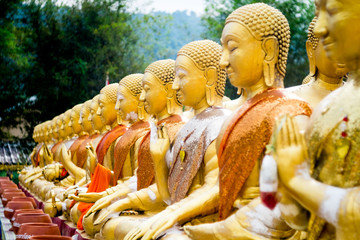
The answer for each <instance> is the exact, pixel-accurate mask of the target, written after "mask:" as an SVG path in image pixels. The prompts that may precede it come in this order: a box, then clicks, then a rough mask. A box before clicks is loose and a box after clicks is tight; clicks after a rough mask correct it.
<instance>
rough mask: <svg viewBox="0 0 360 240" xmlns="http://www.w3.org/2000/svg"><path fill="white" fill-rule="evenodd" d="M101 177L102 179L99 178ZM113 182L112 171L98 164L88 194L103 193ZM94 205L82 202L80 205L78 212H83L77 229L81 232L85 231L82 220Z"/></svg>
mask: <svg viewBox="0 0 360 240" xmlns="http://www.w3.org/2000/svg"><path fill="white" fill-rule="evenodd" d="M99 176H101V177H99ZM110 180H111V171H110V170H109V169H107V168H106V167H104V166H103V165H101V164H98V165H97V166H96V168H95V171H94V174H93V175H92V176H91V183H90V185H89V188H88V190H87V191H86V192H87V193H91V192H102V191H105V190H106V189H107V188H108V187H109V185H110ZM92 205H94V203H84V202H80V203H79V205H78V210H79V211H80V212H81V215H80V218H79V220H78V222H77V228H78V229H79V230H83V229H84V228H83V225H82V220H83V218H84V215H85V214H86V213H87V211H88V210H89V209H90V208H91V206H92Z"/></svg>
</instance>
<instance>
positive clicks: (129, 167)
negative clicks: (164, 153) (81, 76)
mask: <svg viewBox="0 0 360 240" xmlns="http://www.w3.org/2000/svg"><path fill="white" fill-rule="evenodd" d="M142 77H143V75H142V74H132V75H129V76H127V77H125V78H123V79H122V80H121V81H120V84H119V87H118V94H119V95H121V99H119V97H118V98H117V99H118V101H119V100H120V102H121V103H120V104H119V105H120V106H118V107H115V108H117V109H120V112H121V114H122V116H121V117H122V118H124V119H125V120H129V122H130V123H131V125H130V126H129V128H128V129H127V130H126V129H124V126H122V129H123V130H126V131H122V133H121V134H120V135H118V136H121V137H120V138H118V139H117V141H116V143H115V144H114V148H113V150H112V151H111V152H110V153H113V154H114V157H113V158H112V159H108V160H110V161H112V162H110V163H108V166H110V167H111V169H113V166H114V172H113V173H112V172H110V169H108V168H106V167H104V166H103V165H102V164H103V162H99V164H98V165H97V167H96V169H95V173H94V176H93V177H92V183H93V182H94V183H100V182H99V181H101V184H97V186H99V187H96V190H94V189H93V187H92V184H90V186H89V189H88V192H87V193H86V194H82V195H80V196H79V198H78V199H79V200H80V199H85V201H86V202H88V201H92V197H95V201H96V200H97V199H99V196H98V195H94V194H93V193H92V192H98V193H100V197H102V196H106V195H109V194H110V193H114V196H115V197H116V194H119V195H120V196H122V195H123V194H126V193H128V192H129V191H131V188H129V184H130V183H131V182H133V180H130V179H131V177H132V176H133V175H134V170H135V168H136V164H137V159H136V158H137V154H133V153H137V152H138V147H139V144H140V143H141V141H142V137H143V136H144V134H146V132H147V131H148V123H147V122H146V121H143V120H146V115H145V114H144V113H143V111H144V110H143V108H141V107H139V104H138V103H139V95H140V93H141V89H142V88H141V79H142ZM140 116H141V119H140ZM120 130H121V129H120ZM115 139H116V138H115ZM98 150H99V149H98ZM99 160H101V159H99ZM104 160H106V161H108V160H107V159H104ZM104 179H107V181H104ZM118 180H119V181H118ZM117 181H118V182H117ZM117 183H118V184H117ZM109 185H116V186H115V187H113V188H109ZM93 186H96V185H93ZM88 197H90V198H88ZM75 199H76V198H75ZM100 200H101V199H100ZM81 205H84V206H85V204H81ZM81 205H79V207H81ZM91 205H92V204H87V205H86V207H83V208H82V210H81V212H82V216H84V215H85V214H86V212H87V211H88V210H89V208H90V207H91ZM84 221H85V220H84ZM88 223H89V224H84V227H85V230H86V231H87V232H88V233H89V234H90V235H91V234H92V232H94V231H93V227H92V223H91V221H90V222H88ZM87 225H91V226H90V227H88V228H86V226H87ZM78 228H82V218H80V220H79V221H78ZM89 229H90V230H91V232H90V231H89Z"/></svg>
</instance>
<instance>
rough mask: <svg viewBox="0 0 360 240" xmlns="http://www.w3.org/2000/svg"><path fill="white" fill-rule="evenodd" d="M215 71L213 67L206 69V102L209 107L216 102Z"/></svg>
mask: <svg viewBox="0 0 360 240" xmlns="http://www.w3.org/2000/svg"><path fill="white" fill-rule="evenodd" d="M217 77H218V76H217V69H216V68H215V67H213V66H211V67H208V68H206V70H205V79H206V92H205V93H206V101H207V103H208V104H209V106H214V105H215V104H216V101H217V96H216V89H215V88H216V82H217Z"/></svg>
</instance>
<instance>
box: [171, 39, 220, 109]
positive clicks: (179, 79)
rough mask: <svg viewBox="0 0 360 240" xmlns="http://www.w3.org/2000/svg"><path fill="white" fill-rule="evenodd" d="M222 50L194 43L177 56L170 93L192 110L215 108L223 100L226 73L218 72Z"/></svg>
mask: <svg viewBox="0 0 360 240" xmlns="http://www.w3.org/2000/svg"><path fill="white" fill-rule="evenodd" d="M220 57H221V46H220V45H219V44H217V43H216V42H214V41H211V40H201V41H194V42H190V43H188V44H186V45H185V46H183V47H182V48H181V49H180V50H179V52H178V53H177V58H176V62H175V80H174V83H173V89H174V90H176V91H177V97H178V99H179V101H180V102H181V103H182V104H183V105H185V106H189V107H192V108H194V109H195V111H196V110H197V109H201V108H204V107H206V106H213V105H218V104H220V103H221V100H222V97H223V96H224V91H225V83H226V73H225V70H224V69H221V68H220V65H219V60H220Z"/></svg>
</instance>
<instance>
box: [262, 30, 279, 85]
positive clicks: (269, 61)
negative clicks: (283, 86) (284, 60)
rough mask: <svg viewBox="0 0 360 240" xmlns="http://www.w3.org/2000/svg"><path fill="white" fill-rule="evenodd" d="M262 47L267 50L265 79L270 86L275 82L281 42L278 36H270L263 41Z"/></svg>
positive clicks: (264, 64)
mask: <svg viewBox="0 0 360 240" xmlns="http://www.w3.org/2000/svg"><path fill="white" fill-rule="evenodd" d="M262 49H263V50H264V52H265V59H264V63H263V66H264V80H265V84H266V85H267V86H268V87H272V86H273V85H274V83H275V69H276V66H275V65H276V63H277V62H278V57H279V43H278V40H277V38H276V37H274V36H270V37H267V38H265V39H264V40H263V41H262Z"/></svg>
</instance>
